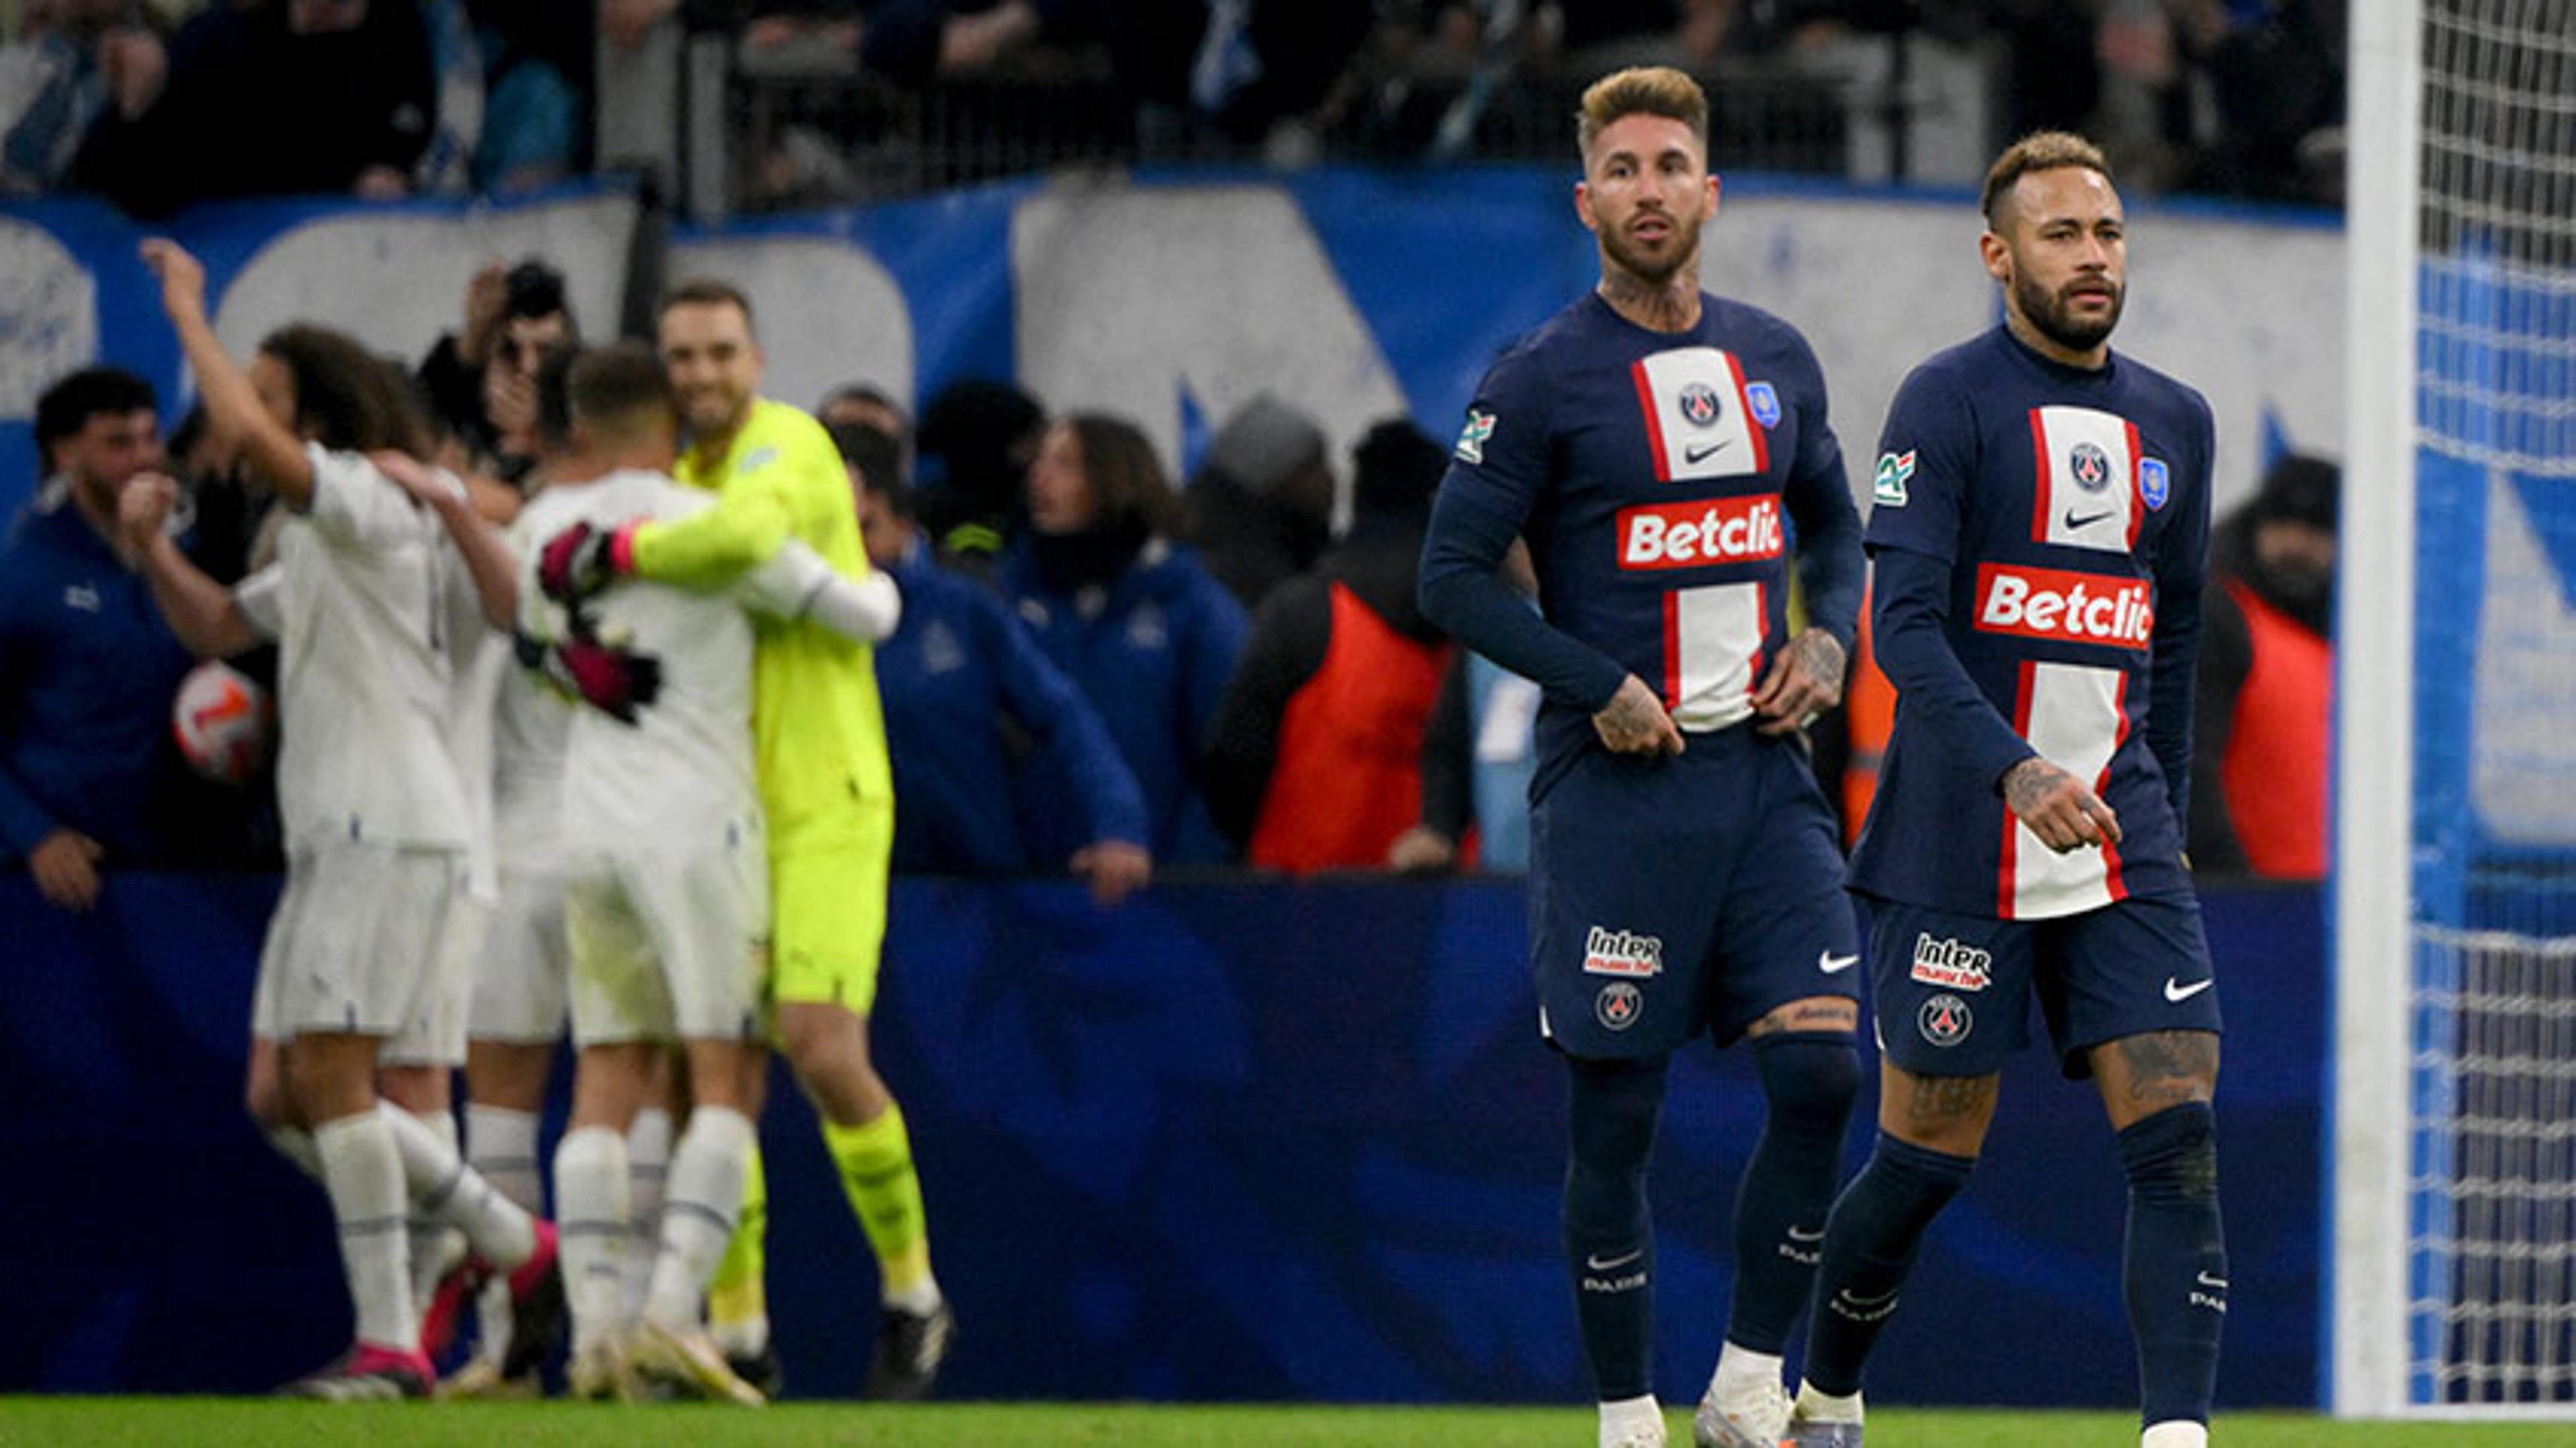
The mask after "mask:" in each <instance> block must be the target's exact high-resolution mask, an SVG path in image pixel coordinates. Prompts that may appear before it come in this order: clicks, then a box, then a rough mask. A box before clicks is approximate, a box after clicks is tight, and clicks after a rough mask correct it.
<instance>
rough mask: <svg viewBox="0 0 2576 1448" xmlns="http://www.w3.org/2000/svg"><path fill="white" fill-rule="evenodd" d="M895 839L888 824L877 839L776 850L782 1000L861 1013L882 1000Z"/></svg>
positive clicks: (775, 927) (777, 995)
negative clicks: (879, 976) (880, 988)
mask: <svg viewBox="0 0 2576 1448" xmlns="http://www.w3.org/2000/svg"><path fill="white" fill-rule="evenodd" d="M870 833H871V834H873V833H874V832H873V831H871V832H870ZM893 845H894V840H893V831H892V830H887V831H886V832H885V833H884V835H883V836H882V837H880V838H877V839H870V840H865V841H853V840H849V839H847V838H846V837H845V838H844V839H842V840H837V841H834V842H832V843H831V844H829V845H813V846H806V847H802V848H797V849H792V850H785V851H773V852H772V853H771V854H770V857H769V892H770V901H771V909H772V915H771V924H770V932H771V940H770V951H771V955H770V959H771V974H770V983H771V987H772V992H773V997H774V999H776V1000H778V1001H780V1002H782V1003H792V1002H804V1003H816V1002H819V1003H826V1004H830V1005H837V1006H845V1007H847V1008H849V1009H850V1010H853V1011H856V1012H858V1013H859V1014H860V1015H866V1014H868V1012H869V1011H870V1010H871V1009H873V1008H874V1007H875V1005H876V1000H877V966H878V964H879V961H880V958H881V957H882V954H883V952H884V949H885V926H886V878H887V874H888V866H889V863H890V861H891V860H892V858H893V854H894V848H893Z"/></svg>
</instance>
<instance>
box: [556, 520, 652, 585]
mask: <svg viewBox="0 0 2576 1448" xmlns="http://www.w3.org/2000/svg"><path fill="white" fill-rule="evenodd" d="M634 558H635V555H634V533H633V525H632V524H629V525H628V526H627V527H625V528H620V529H618V530H616V531H614V532H609V531H606V530H603V529H599V528H594V527H592V526H590V525H589V524H588V523H575V524H573V525H572V526H571V527H569V528H566V529H564V530H563V531H562V532H560V533H557V534H556V535H555V536H553V537H552V538H549V539H547V540H546V542H545V547H544V548H542V549H540V550H539V551H538V553H537V587H538V588H540V589H542V590H544V591H545V595H546V597H548V598H551V599H553V600H554V601H555V602H557V603H567V604H570V603H579V602H581V601H582V600H583V599H585V598H588V597H590V596H591V595H592V594H594V593H597V592H599V591H600V590H601V589H603V588H606V587H607V586H608V585H610V584H612V583H614V582H616V581H617V579H618V578H619V576H620V575H622V574H627V573H632V572H633V571H634V569H635V563H634Z"/></svg>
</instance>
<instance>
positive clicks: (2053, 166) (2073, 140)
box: [1979, 131, 2111, 227]
mask: <svg viewBox="0 0 2576 1448" xmlns="http://www.w3.org/2000/svg"><path fill="white" fill-rule="evenodd" d="M2068 166H2081V167H2083V168H2084V169H2085V170H2087V171H2091V172H2094V173H2095V174H2097V175H2099V176H2100V177H2101V178H2102V179H2103V180H2105V181H2108V180H2110V179H2111V163H2110V162H2109V161H2108V160H2106V159H2105V158H2104V157H2103V155H2102V148H2101V147H2099V146H2096V145H2094V144H2093V143H2092V142H2091V141H2088V140H2086V139H2084V138H2083V137H2082V136H2079V135H2077V134H2075V133H2074V132H2073V131H2033V132H2031V133H2030V134H2029V135H2027V136H2024V137H2022V138H2021V139H2020V140H2018V141H2015V142H2013V143H2012V144H2011V145H2010V146H2007V147H2005V148H2004V153H2003V154H2002V155H2000V156H1997V157H1996V158H1995V164H1994V166H1993V167H1992V168H1991V169H1989V170H1988V171H1987V172H1986V192H1985V198H1984V200H1983V201H1982V202H1980V203H1979V209H1981V210H1983V211H1984V212H1985V214H1986V225H1987V226H1989V227H1992V226H1993V225H1994V224H1995V212H1996V210H1997V208H1999V207H2001V206H2002V205H2003V202H2004V198H2005V197H2006V196H2007V195H2010V194H2011V192H2012V188H2013V183H2014V182H2016V181H2019V180H2020V179H2021V178H2023V177H2024V176H2027V175H2030V174H2031V173H2032V172H2034V171H2056V170H2062V169H2064V168H2065V167H2068Z"/></svg>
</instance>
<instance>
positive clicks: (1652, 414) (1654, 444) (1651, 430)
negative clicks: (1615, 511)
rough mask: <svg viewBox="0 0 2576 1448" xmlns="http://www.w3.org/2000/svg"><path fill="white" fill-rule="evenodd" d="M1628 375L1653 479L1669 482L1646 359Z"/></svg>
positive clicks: (1667, 611) (1667, 603) (1667, 604)
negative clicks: (1642, 418)
mask: <svg viewBox="0 0 2576 1448" xmlns="http://www.w3.org/2000/svg"><path fill="white" fill-rule="evenodd" d="M1628 375H1629V376H1630V377H1631V378H1633V379H1635V381H1636V383H1637V406H1638V408H1639V410H1641V411H1643V412H1644V413H1645V414H1646V445H1647V446H1648V447H1651V448H1653V449H1654V450H1655V481H1657V482H1659V483H1669V482H1671V481H1672V480H1673V463H1672V459H1671V457H1670V456H1668V455H1667V454H1666V453H1665V452H1664V419H1663V415H1662V414H1661V413H1659V412H1657V411H1656V410H1655V384H1654V383H1653V382H1652V381H1650V380H1648V379H1647V377H1646V359H1645V358H1643V357H1640V358H1638V359H1637V360H1636V361H1634V362H1631V363H1629V364H1628ZM1672 606H1673V601H1672V599H1671V598H1669V597H1667V598H1666V599H1665V600H1664V617H1665V618H1666V619H1667V620H1669V619H1671V617H1672ZM1664 637H1665V638H1666V639H1667V640H1669V639H1670V638H1671V637H1672V631H1671V629H1670V628H1669V627H1668V628H1667V629H1666V630H1665V632H1664ZM1666 647H1668V648H1669V647H1670V645H1669V644H1667V645H1666Z"/></svg>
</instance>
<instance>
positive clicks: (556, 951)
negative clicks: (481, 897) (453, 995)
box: [466, 869, 572, 1046]
mask: <svg viewBox="0 0 2576 1448" xmlns="http://www.w3.org/2000/svg"><path fill="white" fill-rule="evenodd" d="M563 890H564V887H563V876H562V875H561V874H560V873H558V872H556V871H553V870H542V871H540V870H527V871H521V870H506V869H505V870H503V871H502V872H501V899H500V903H499V904H498V905H496V906H495V907H494V908H493V911H492V928H491V929H490V930H488V931H486V932H485V934H484V939H483V952H482V954H481V955H479V956H477V957H476V958H475V962H474V1006H473V1010H472V1012H471V1013H470V1015H469V1016H468V1019H467V1022H466V1034H467V1035H469V1036H471V1037H473V1038H474V1039H475V1040H478V1041H503V1042H507V1043H509V1044H512V1045H523V1046H540V1045H548V1044H551V1043H553V1042H555V1041H559V1040H562V1039H563V1034H564V1024H565V1022H566V1020H567V1019H568V1018H569V1014H570V1008H569V1006H568V1004H567V1002H568V1001H569V999H570V990H571V976H572V951H571V947H570V946H569V945H568V944H567V943H566V942H565V939H564V907H563Z"/></svg>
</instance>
